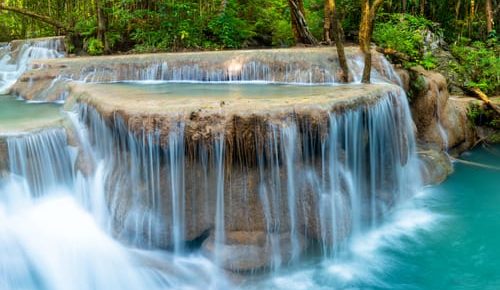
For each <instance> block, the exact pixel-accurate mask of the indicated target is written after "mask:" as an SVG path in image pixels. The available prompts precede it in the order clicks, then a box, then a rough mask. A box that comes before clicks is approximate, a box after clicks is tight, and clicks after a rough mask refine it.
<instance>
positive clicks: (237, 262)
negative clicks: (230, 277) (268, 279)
mask: <svg viewBox="0 0 500 290" xmlns="http://www.w3.org/2000/svg"><path fill="white" fill-rule="evenodd" d="M296 237H297V241H298V245H299V249H298V250H299V251H300V252H302V251H303V250H304V249H305V248H306V246H307V242H306V240H305V239H304V237H303V236H302V235H300V234H298V235H297V236H296ZM290 240H291V236H290V233H265V232H262V231H257V232H246V231H232V232H227V233H226V236H225V241H224V243H223V244H222V245H221V246H219V248H218V249H216V245H215V242H214V236H213V235H211V236H210V237H209V238H208V239H207V240H205V242H204V243H203V245H202V249H203V251H204V253H205V254H206V255H208V256H211V257H214V254H216V253H215V251H219V253H217V260H216V261H217V262H218V263H219V264H220V265H221V266H222V267H223V268H224V269H227V270H230V271H233V272H252V271H258V270H263V269H266V268H270V267H273V266H279V264H284V263H285V264H286V263H288V262H289V261H290V259H291V258H292V255H293V251H292V246H291V242H290ZM296 254H297V253H296Z"/></svg>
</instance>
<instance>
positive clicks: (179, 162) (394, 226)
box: [0, 43, 500, 290]
mask: <svg viewBox="0 0 500 290" xmlns="http://www.w3.org/2000/svg"><path fill="white" fill-rule="evenodd" d="M50 45H51V44H50V43H37V44H35V45H32V46H29V45H27V46H26V47H24V46H23V47H22V49H21V51H22V52H23V53H21V56H18V57H20V58H21V60H19V61H18V62H13V61H11V60H10V58H11V56H10V55H9V54H7V53H5V52H1V51H0V57H1V58H2V59H3V60H2V61H3V63H2V62H1V61H0V71H7V72H8V73H5V74H3V79H0V80H2V81H3V83H2V87H3V88H5V89H6V88H7V87H8V86H10V85H11V83H12V80H15V78H17V77H19V75H20V74H21V72H22V71H23V70H25V69H27V68H28V61H29V60H30V59H37V58H46V57H59V56H60V55H58V54H56V53H55V52H57V49H54V48H53V47H51V46H50ZM40 47H42V48H43V49H46V50H49V51H50V50H51V49H52V50H53V51H54V52H53V53H52V54H51V53H46V54H43V55H37V54H34V53H28V52H27V51H29V49H30V48H33V49H38V48H40ZM2 53H3V55H2ZM30 57H31V58H30ZM14 65H15V68H14ZM393 75H395V74H393ZM111 86H118V87H121V88H122V89H124V90H127V89H134V90H142V91H148V92H149V93H153V94H155V95H156V98H176V97H179V96H181V97H186V96H188V97H189V96H197V95H203V96H221V95H225V96H227V95H228V96H230V97H234V98H244V97H247V98H248V97H250V98H252V97H256V98H257V97H259V96H269V98H285V97H286V96H287V95H288V94H291V95H293V94H299V95H300V93H301V92H309V93H311V92H313V93H314V92H321V91H324V90H328V86H317V87H315V86H310V87H302V86H288V85H287V86H285V85H281V86H277V85H264V84H245V85H242V84H237V85H234V84H219V85H214V84H211V85H207V84H175V83H174V84H172V83H170V84H156V85H153V84H147V85H145V84H113V85H111ZM288 92H290V93H288ZM27 110H29V112H28V111H27ZM61 111H62V108H61V107H58V106H57V105H53V104H29V103H25V102H22V101H19V100H15V98H14V97H12V96H0V113H2V115H1V116H0V137H2V139H0V153H1V152H2V148H5V149H4V151H5V156H3V157H2V158H6V160H7V164H6V166H5V168H2V167H1V166H2V162H0V251H1V253H2V255H0V289H2V290H3V289H6V290H7V289H9V290H10V289H16V290H17V289H23V290H24V289H26V290H52V289H55V290H59V289H61V290H67V289H76V290H80V289H81V290H84V289H85V290H87V289H88V290H91V289H97V290H101V289H106V290H107V289H134V290H138V289H148V290H150V289H152V290H153V289H238V288H242V289H433V288H436V289H440V288H441V287H444V286H445V285H447V287H451V289H471V288H464V287H467V286H469V285H470V286H471V287H480V288H481V289H496V288H495V287H494V286H495V285H496V286H498V283H499V279H498V277H497V276H496V273H495V271H493V269H494V263H493V261H495V260H496V258H494V257H495V251H494V247H493V245H494V244H495V243H496V242H497V241H498V239H495V237H494V235H493V236H492V238H491V239H487V240H483V239H481V238H479V237H480V236H482V235H486V234H487V233H488V231H489V230H491V229H492V228H494V227H495V225H494V220H495V217H497V215H496V214H495V212H496V209H495V204H496V202H495V200H494V199H495V198H496V197H495V195H494V194H493V193H495V192H500V190H499V187H498V183H495V182H496V180H495V179H494V178H493V176H494V175H495V174H498V171H493V172H492V171H490V170H487V169H482V170H479V169H477V168H469V167H466V166H464V165H457V173H456V174H455V175H454V176H453V177H452V178H451V179H450V180H449V181H448V182H446V183H445V184H443V185H442V186H439V187H435V188H426V189H422V186H421V183H420V176H419V167H418V166H419V165H418V158H417V156H416V145H415V140H414V136H413V127H412V122H411V118H410V112H409V107H408V104H407V100H406V96H405V94H404V92H403V91H402V90H401V89H399V88H393V89H390V90H388V91H386V92H384V93H383V94H382V96H381V97H380V98H379V99H377V100H376V101H374V102H373V103H370V104H365V105H360V106H358V107H356V108H348V109H345V110H342V111H339V112H329V113H328V114H327V115H326V118H325V122H323V123H322V125H318V126H317V127H314V126H313V125H312V123H308V122H307V121H300V120H298V119H296V118H286V119H280V120H279V122H272V121H267V122H266V123H265V125H263V126H261V127H259V128H258V129H259V130H260V131H259V132H262V134H261V135H258V136H257V135H256V136H255V138H254V139H251V140H252V142H251V143H249V144H248V143H243V145H239V146H242V147H237V148H239V149H238V150H239V151H238V150H235V149H234V148H235V147H231V146H229V145H231V144H232V143H230V142H227V139H226V138H229V137H228V136H227V135H225V134H224V133H223V132H218V133H217V134H214V136H212V137H211V139H208V141H203V142H201V141H200V142H192V139H189V138H187V136H188V135H187V134H192V132H191V131H189V130H188V129H187V126H188V124H187V123H188V122H187V121H183V120H178V121H176V122H173V123H169V127H168V128H167V129H165V128H164V127H162V126H161V124H159V123H158V124H157V125H150V123H148V121H147V120H146V121H144V122H143V123H142V124H141V126H142V127H139V128H138V129H137V128H135V129H136V130H135V131H134V130H133V129H134V128H133V126H132V125H131V123H130V120H128V119H127V118H126V116H124V115H120V114H119V113H115V114H114V115H113V117H112V118H109V117H106V116H105V115H104V114H103V113H102V112H100V111H99V110H98V108H96V107H94V106H92V105H89V104H86V103H77V104H75V105H74V106H73V107H72V108H70V109H69V111H65V112H61ZM26 114H28V115H27V116H26ZM27 124H28V125H27ZM33 124H38V125H39V128H36V129H33V128H32V125H33ZM229 133H230V132H229ZM236 140H244V139H236ZM190 142H192V143H190ZM245 146H249V147H250V148H251V150H250V149H248V148H247V147H245ZM187 148H190V149H189V150H192V151H189V150H188V149H187ZM489 150H490V151H488V152H486V151H474V152H473V153H471V156H469V157H468V158H471V159H472V160H474V161H478V162H496V164H498V163H500V162H499V161H500V160H499V157H498V156H499V155H498V148H490V149H489ZM488 154H489V155H488ZM235 156H236V157H235ZM230 158H234V159H237V162H238V163H237V165H236V166H233V165H232V164H233V163H234V162H235V161H234V160H233V159H230ZM238 158H239V159H238ZM2 161H3V160H2ZM231 162H233V163H231ZM490 164H491V163H490ZM241 168H243V169H241ZM2 170H3V171H2ZM489 175H491V176H490V177H488V176H489ZM465 177H466V178H465ZM476 178H481V180H488V181H489V180H491V182H481V181H476ZM250 181H251V182H250ZM464 182H467V183H464ZM469 182H470V183H469ZM464 184H467V186H466V185H464ZM469 184H478V186H479V185H480V186H482V187H483V188H481V189H479V188H476V187H474V188H472V187H470V185H469ZM460 187H463V188H464V189H463V191H462V190H461V189H460V191H459V189H457V188H460ZM479 193H481V194H483V195H484V196H481V197H478V198H477V199H474V198H475V197H476V195H477V194H479ZM487 197H488V199H487ZM490 199H491V200H490ZM488 200H489V201H488ZM473 201H476V202H473ZM479 201H480V202H479ZM486 201H488V202H486ZM252 206H253V207H252ZM255 208H257V209H255ZM499 212H500V211H499ZM484 221H486V222H489V223H490V226H487V225H488V224H486V225H485V224H484ZM259 223H260V224H261V225H260V228H258V226H259ZM460 225H461V226H460ZM256 228H257V230H256ZM242 229H244V230H245V231H243V230H242ZM242 235H243V236H245V235H250V236H259V235H260V236H259V237H260V238H258V239H257V238H256V240H264V241H265V242H264V243H263V244H251V245H249V246H245V247H243V248H236V250H234V247H235V245H234V241H235V240H238V238H237V237H241V236H242ZM250 240H252V239H250ZM256 245H258V247H257V246H256ZM450 245H451V246H450ZM259 247H260V248H259ZM245 253H251V255H247V256H244V255H245ZM467 253H469V254H468V256H467V257H468V259H467V260H463V258H462V257H460V255H466V254H467ZM445 254H446V255H449V256H450V258H449V261H450V262H449V263H448V262H446V261H448V259H443V257H442V256H443V255H445ZM239 255H243V257H245V259H246V260H245V259H243V262H242V261H241V260H237V258H238V256H239ZM255 257H258V259H257V258H255ZM250 258H255V259H257V261H252V262H254V263H256V264H258V265H259V266H258V267H254V268H255V269H257V270H252V269H254V268H249V269H246V268H243V267H244V265H247V264H248V263H250V262H249V261H248V259H250ZM259 259H260V260H259ZM434 260H437V261H434ZM466 261H467V262H466ZM259 263H260V264H259ZM471 265H474V268H473V269H470V268H467V269H464V267H466V266H471ZM234 267H240V268H239V269H245V270H243V271H242V272H243V273H238V274H235V273H232V272H231V271H230V269H234ZM438 273H449V275H442V274H439V276H438ZM433 275H435V276H433ZM443 276H444V278H443ZM484 279H486V280H487V282H484V281H483V280H484ZM485 283H486V284H485ZM450 285H452V286H450ZM455 286H456V287H455ZM453 287H455V288H453ZM488 287H490V288H488Z"/></svg>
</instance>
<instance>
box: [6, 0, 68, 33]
mask: <svg viewBox="0 0 500 290" xmlns="http://www.w3.org/2000/svg"><path fill="white" fill-rule="evenodd" d="M0 10H6V11H10V12H14V13H17V14H21V15H24V16H27V17H31V18H34V19H37V20H39V21H41V22H44V23H47V24H49V25H52V26H54V27H55V28H59V29H62V30H64V31H66V32H71V31H73V29H72V28H69V27H68V26H66V25H65V24H64V23H62V22H59V21H57V20H54V19H52V18H50V17H48V16H45V15H40V14H36V13H34V12H32V11H29V10H26V9H23V8H18V7H12V6H7V5H5V4H0Z"/></svg>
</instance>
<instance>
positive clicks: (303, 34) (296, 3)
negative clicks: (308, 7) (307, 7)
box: [288, 0, 318, 45]
mask: <svg viewBox="0 0 500 290" xmlns="http://www.w3.org/2000/svg"><path fill="white" fill-rule="evenodd" d="M288 4H289V6H290V13H291V19H292V30H293V35H294V37H295V42H296V43H302V44H311V45H317V44H318V41H317V40H316V38H314V36H313V35H312V33H311V31H309V27H308V26H307V22H306V19H305V17H304V3H303V2H302V0H288Z"/></svg>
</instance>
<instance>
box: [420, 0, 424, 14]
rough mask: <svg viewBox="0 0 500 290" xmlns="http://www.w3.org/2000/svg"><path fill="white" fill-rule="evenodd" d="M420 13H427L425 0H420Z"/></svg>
mask: <svg viewBox="0 0 500 290" xmlns="http://www.w3.org/2000/svg"><path fill="white" fill-rule="evenodd" d="M419 4H420V15H422V16H424V15H425V0H420V3H419Z"/></svg>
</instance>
